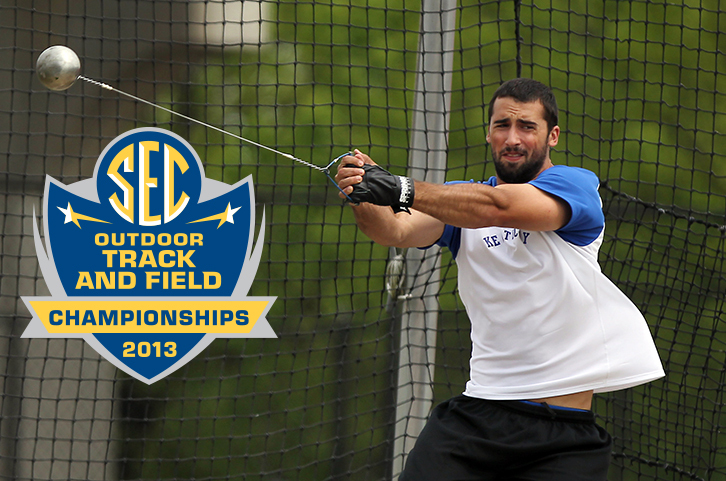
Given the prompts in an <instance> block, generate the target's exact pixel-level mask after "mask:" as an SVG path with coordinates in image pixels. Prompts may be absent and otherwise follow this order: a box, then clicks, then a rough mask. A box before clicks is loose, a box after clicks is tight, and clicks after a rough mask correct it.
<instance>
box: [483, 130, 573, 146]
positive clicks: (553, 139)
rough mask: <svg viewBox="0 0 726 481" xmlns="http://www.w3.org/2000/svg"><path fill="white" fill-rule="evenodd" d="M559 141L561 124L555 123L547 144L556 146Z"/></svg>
mask: <svg viewBox="0 0 726 481" xmlns="http://www.w3.org/2000/svg"><path fill="white" fill-rule="evenodd" d="M487 140H488V139H487ZM559 141H560V126H559V125H555V126H554V127H552V130H551V131H550V134H549V136H548V138H547V145H549V146H550V147H554V146H555V145H557V143H558V142H559Z"/></svg>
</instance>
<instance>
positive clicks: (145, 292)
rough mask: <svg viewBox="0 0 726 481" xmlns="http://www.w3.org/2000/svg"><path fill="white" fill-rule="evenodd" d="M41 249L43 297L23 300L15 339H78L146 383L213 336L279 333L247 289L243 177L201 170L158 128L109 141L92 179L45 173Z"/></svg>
mask: <svg viewBox="0 0 726 481" xmlns="http://www.w3.org/2000/svg"><path fill="white" fill-rule="evenodd" d="M44 212H45V217H44V219H43V225H44V232H45V249H44V248H43V244H42V241H41V238H40V234H39V232H38V229H37V223H36V222H34V236H35V246H36V251H37V255H38V261H39V264H40V267H41V270H42V272H43V277H44V279H45V281H46V284H47V286H48V289H49V290H50V292H51V297H30V298H23V300H24V302H25V303H26V305H27V306H28V308H29V310H30V311H31V313H32V314H33V318H32V320H31V322H30V324H29V325H28V328H27V329H26V331H25V332H24V334H23V337H80V338H83V339H85V340H86V342H88V343H89V344H90V345H91V346H92V347H93V348H94V349H96V350H97V351H98V352H99V354H101V355H102V356H104V357H105V358H106V359H108V360H109V361H110V362H112V363H113V364H114V365H116V366H117V367H119V368H120V369H122V370H124V371H125V372H127V373H129V374H130V375H132V376H134V377H135V378H137V379H139V380H141V381H144V382H146V383H152V382H155V381H156V380H158V379H161V378H163V377H165V376H166V375H168V374H170V373H171V372H173V371H175V370H176V369H178V368H179V367H181V366H183V365H184V364H186V363H187V362H189V361H190V360H191V359H193V358H194V357H195V356H196V355H197V354H198V353H199V352H201V351H202V350H203V349H204V348H205V347H206V346H207V345H209V343H210V342H212V341H213V340H214V339H215V338H217V337H276V336H275V333H274V331H273V330H272V329H271V327H270V326H269V323H268V322H267V320H266V319H265V317H264V316H265V314H266V313H267V311H268V310H269V308H270V307H271V305H272V302H274V298H273V297H271V298H248V297H247V292H248V290H249V287H250V285H251V283H252V280H253V279H254V276H255V274H256V272H257V267H258V266H259V261H260V257H261V253H262V242H261V240H262V239H264V224H265V223H264V212H263V219H262V223H261V228H260V232H259V236H258V240H257V243H256V246H255V248H254V249H253V248H252V244H253V242H252V241H253V233H254V226H255V219H254V191H253V186H252V182H251V180H250V178H249V177H248V178H246V179H244V180H242V181H240V182H238V183H236V184H234V185H232V186H230V185H227V184H224V183H221V182H217V181H214V180H211V179H207V178H205V177H204V171H203V166H202V163H201V161H200V159H199V157H198V156H197V154H196V152H195V151H194V149H193V148H192V147H191V146H190V145H189V144H188V143H187V142H186V141H185V140H184V139H182V138H181V137H179V136H177V135H175V134H173V133H172V132H169V131H166V130H163V129H157V128H142V129H135V130H131V131H129V132H126V133H125V134H123V135H121V136H119V137H117V138H116V139H114V141H113V142H111V144H109V145H108V146H107V147H106V149H105V150H104V151H103V153H102V154H101V156H100V157H99V159H98V161H97V163H96V169H95V172H94V175H93V178H92V179H88V180H84V181H81V182H77V183H75V184H72V185H69V186H66V185H63V184H62V183H60V182H58V181H56V180H54V179H52V178H50V177H48V178H47V181H46V186H45V195H44Z"/></svg>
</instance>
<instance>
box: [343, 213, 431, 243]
mask: <svg viewBox="0 0 726 481" xmlns="http://www.w3.org/2000/svg"><path fill="white" fill-rule="evenodd" d="M352 208H353V213H354V215H355V221H356V223H357V224H358V228H359V229H360V230H361V231H362V232H363V233H364V234H365V235H366V236H368V237H369V238H370V239H371V240H372V241H374V242H375V243H377V244H380V245H384V246H393V247H426V246H430V245H432V244H433V243H435V242H436V241H437V240H438V239H439V237H441V234H442V233H443V231H444V224H443V223H441V222H440V221H438V220H437V219H435V218H433V217H431V216H428V215H426V214H423V213H421V212H418V211H415V210H412V211H411V214H407V213H400V214H394V213H393V211H392V210H391V208H390V207H383V206H377V205H373V204H368V203H363V204H360V205H358V206H352Z"/></svg>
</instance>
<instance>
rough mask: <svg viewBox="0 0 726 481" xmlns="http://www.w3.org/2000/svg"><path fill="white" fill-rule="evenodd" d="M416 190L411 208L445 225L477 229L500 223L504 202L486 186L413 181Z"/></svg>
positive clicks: (491, 188) (493, 190)
mask: <svg viewBox="0 0 726 481" xmlns="http://www.w3.org/2000/svg"><path fill="white" fill-rule="evenodd" d="M415 189H416V196H415V198H414V201H413V208H414V209H416V210H418V211H420V212H423V213H426V214H428V215H430V216H432V217H434V218H436V219H438V220H440V221H441V222H443V223H445V224H450V225H454V226H457V227H465V228H473V229H476V228H479V227H486V226H489V225H498V222H500V221H501V219H500V218H499V213H500V212H501V207H502V202H503V200H504V199H503V198H502V196H501V195H499V192H495V189H494V187H491V186H489V185H485V184H475V183H465V184H454V185H441V184H431V183H428V182H419V181H416V183H415Z"/></svg>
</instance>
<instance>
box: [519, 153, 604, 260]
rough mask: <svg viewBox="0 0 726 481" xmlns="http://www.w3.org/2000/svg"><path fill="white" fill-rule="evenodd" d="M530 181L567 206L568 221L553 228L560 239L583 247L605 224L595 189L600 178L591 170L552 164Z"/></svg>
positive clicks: (598, 233)
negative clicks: (570, 214)
mask: <svg viewBox="0 0 726 481" xmlns="http://www.w3.org/2000/svg"><path fill="white" fill-rule="evenodd" d="M529 183H530V184H532V185H534V186H535V187H537V188H538V189H540V190H542V191H544V192H547V193H548V194H551V195H554V196H556V197H559V198H560V199H562V200H564V201H565V202H567V204H568V205H569V206H570V210H571V211H572V217H570V221H569V222H568V223H567V224H566V225H565V226H564V227H562V228H560V229H558V230H557V231H555V232H557V234H559V236H560V237H562V239H564V240H565V241H567V242H569V243H571V244H575V245H578V246H586V245H588V244H590V243H591V242H593V241H594V240H595V239H597V238H598V236H599V235H600V233H601V232H602V230H603V228H604V227H605V216H604V214H603V212H602V200H601V199H600V194H598V192H597V189H598V187H599V186H600V180H599V179H598V178H597V176H596V175H595V174H594V173H592V172H590V171H589V170H585V169H580V168H579V167H567V166H564V165H555V166H554V167H550V168H549V169H547V170H545V171H544V172H542V173H541V174H540V175H539V176H538V177H537V178H536V179H534V180H532V181H530V182H529Z"/></svg>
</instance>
